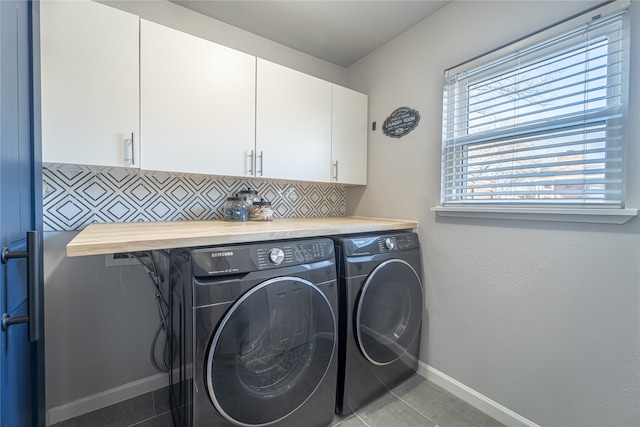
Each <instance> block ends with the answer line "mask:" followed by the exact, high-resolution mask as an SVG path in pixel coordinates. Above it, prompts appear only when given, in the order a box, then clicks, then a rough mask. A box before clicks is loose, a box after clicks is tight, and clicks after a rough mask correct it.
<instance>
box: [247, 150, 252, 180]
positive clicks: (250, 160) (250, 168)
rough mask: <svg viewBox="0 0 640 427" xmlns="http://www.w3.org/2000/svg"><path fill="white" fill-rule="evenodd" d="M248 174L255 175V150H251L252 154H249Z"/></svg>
mask: <svg viewBox="0 0 640 427" xmlns="http://www.w3.org/2000/svg"><path fill="white" fill-rule="evenodd" d="M247 175H249V176H253V150H251V154H249V169H248V170H247Z"/></svg>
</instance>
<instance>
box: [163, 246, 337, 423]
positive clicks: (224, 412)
mask: <svg viewBox="0 0 640 427" xmlns="http://www.w3.org/2000/svg"><path fill="white" fill-rule="evenodd" d="M334 254H335V252H334V243H333V241H332V240H331V239H328V238H314V239H301V240H287V241H272V242H265V243H252V244H238V245H228V246H219V247H205V248H187V249H177V250H172V251H171V272H170V288H171V289H170V297H169V305H170V316H169V317H170V321H169V323H170V344H169V359H170V360H171V369H170V377H171V378H170V381H171V384H170V393H169V394H170V399H171V406H172V411H173V417H174V423H175V425H176V426H196V427H205V426H216V427H218V426H267V425H269V426H278V427H300V426H309V427H314V426H315V427H320V426H326V425H329V424H330V423H331V422H332V421H333V417H334V411H335V396H336V378H337V336H338V333H337V310H338V299H337V280H336V277H337V275H336V265H335V257H334Z"/></svg>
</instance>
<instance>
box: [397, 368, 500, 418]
mask: <svg viewBox="0 0 640 427" xmlns="http://www.w3.org/2000/svg"><path fill="white" fill-rule="evenodd" d="M392 393H393V394H394V395H395V396H397V397H398V398H400V399H401V400H402V401H404V402H406V403H407V404H408V405H410V406H411V407H412V408H414V409H415V410H416V411H418V412H420V413H421V414H422V415H424V416H425V417H427V418H428V419H429V420H431V421H432V422H433V423H434V424H437V425H438V426H440V427H472V426H473V427H504V425H503V424H501V423H499V422H498V421H496V420H495V419H493V418H491V417H489V416H488V415H486V414H485V413H483V412H482V411H480V410H478V409H476V408H474V407H473V406H471V405H469V404H468V403H466V402H464V401H462V400H460V399H458V398H457V397H455V396H454V395H452V394H451V393H449V392H448V391H446V390H444V389H443V388H441V387H439V386H437V385H435V384H433V383H432V382H430V381H427V380H426V379H424V378H423V377H419V376H417V377H414V378H413V379H411V380H409V381H407V382H406V383H404V384H402V385H401V386H399V387H398V388H396V389H394V390H393V392H392Z"/></svg>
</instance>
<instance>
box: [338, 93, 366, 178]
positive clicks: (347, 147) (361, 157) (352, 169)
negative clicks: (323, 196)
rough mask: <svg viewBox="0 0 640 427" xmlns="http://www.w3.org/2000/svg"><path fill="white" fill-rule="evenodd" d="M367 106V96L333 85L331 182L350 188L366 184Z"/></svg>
mask: <svg viewBox="0 0 640 427" xmlns="http://www.w3.org/2000/svg"><path fill="white" fill-rule="evenodd" d="M367 103H368V97H367V95H364V94H362V93H359V92H355V91H353V90H351V89H347V88H344V87H341V86H337V85H333V109H332V115H331V117H332V119H331V162H332V171H331V177H332V181H333V182H339V183H341V184H352V185H364V184H366V183H367V120H368V117H367Z"/></svg>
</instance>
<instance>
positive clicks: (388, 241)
mask: <svg viewBox="0 0 640 427" xmlns="http://www.w3.org/2000/svg"><path fill="white" fill-rule="evenodd" d="M384 246H385V247H386V248H387V249H395V247H396V242H395V240H393V239H391V238H389V237H387V238H386V239H384Z"/></svg>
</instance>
